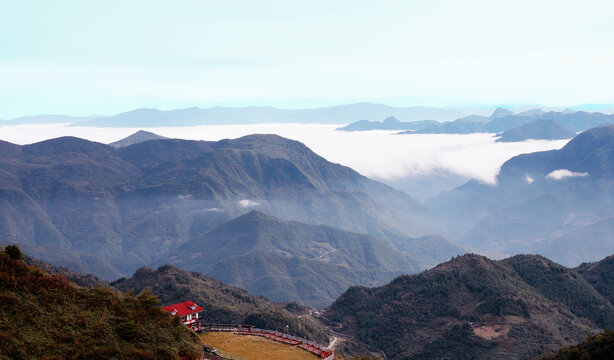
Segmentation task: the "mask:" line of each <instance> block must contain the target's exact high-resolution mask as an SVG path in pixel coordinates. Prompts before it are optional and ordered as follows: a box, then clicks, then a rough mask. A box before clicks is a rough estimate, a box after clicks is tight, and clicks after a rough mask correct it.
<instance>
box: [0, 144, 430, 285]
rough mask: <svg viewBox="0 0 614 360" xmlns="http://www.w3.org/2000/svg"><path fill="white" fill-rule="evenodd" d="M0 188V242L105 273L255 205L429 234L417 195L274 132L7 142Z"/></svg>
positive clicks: (397, 232)
mask: <svg viewBox="0 0 614 360" xmlns="http://www.w3.org/2000/svg"><path fill="white" fill-rule="evenodd" d="M0 195H1V196H0V239H2V240H0V241H2V242H5V243H18V244H20V245H21V246H22V247H23V248H24V249H26V250H27V251H28V252H29V253H30V254H32V255H33V256H36V257H39V258H42V259H43V260H44V261H47V262H50V263H52V264H54V265H61V266H66V267H69V268H71V269H74V270H78V271H81V272H87V273H92V274H94V275H96V276H99V277H101V278H103V279H106V280H111V279H116V278H119V277H121V276H125V275H127V274H130V273H132V272H133V271H135V270H136V269H137V268H139V267H141V266H143V265H146V264H150V263H151V262H152V261H153V260H154V258H157V257H159V256H160V255H164V254H168V253H170V252H172V250H174V249H175V248H176V247H178V246H179V245H181V244H183V243H185V242H187V241H189V240H190V239H192V238H193V237H195V236H199V235H202V234H204V233H205V232H207V231H209V230H212V229H214V228H216V227H217V226H219V225H221V224H223V223H224V222H227V221H229V220H231V219H234V218H236V217H237V216H240V215H242V214H244V213H247V212H248V211H250V210H253V209H258V210H261V211H264V212H266V213H267V214H271V215H273V216H277V217H280V218H283V219H286V220H295V221H301V222H304V223H309V224H326V225H329V226H332V227H335V228H339V229H342V230H349V231H353V232H357V233H368V234H371V235H373V236H376V237H377V238H379V239H380V240H382V241H387V242H393V241H394V240H395V239H402V238H405V237H407V236H422V235H428V234H431V233H432V232H433V227H432V226H431V225H430V224H429V222H428V220H427V215H426V212H425V209H424V208H423V207H422V206H421V205H420V204H419V203H418V202H417V201H416V200H414V199H413V198H411V197H409V196H407V195H405V194H404V193H402V192H398V191H395V190H394V189H392V188H390V187H388V186H386V185H383V184H381V183H378V182H376V181H372V180H370V179H368V178H366V177H364V176H362V175H360V174H358V173H357V172H355V171H353V170H352V169H350V168H347V167H344V166H341V165H338V164H333V163H330V162H328V161H327V160H325V159H324V158H322V157H320V156H318V155H317V154H315V153H313V152H312V151H311V150H310V149H309V148H307V147H306V146H304V145H303V144H301V143H299V142H296V141H292V140H289V139H284V138H281V137H279V136H275V135H250V136H245V137H242V138H239V139H234V140H222V141H218V142H208V141H187V140H177V139H159V140H151V141H145V142H140V143H137V144H134V145H130V146H126V147H121V148H118V149H116V148H113V147H110V146H107V145H103V144H100V143H95V142H90V141H87V140H83V139H78V138H72V137H64V138H57V139H52V140H48V141H43V142H40V143H35V144H31V145H25V146H18V145H14V144H10V143H6V142H0Z"/></svg>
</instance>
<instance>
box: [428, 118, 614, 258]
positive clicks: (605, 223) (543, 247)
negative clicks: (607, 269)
mask: <svg viewBox="0 0 614 360" xmlns="http://www.w3.org/2000/svg"><path fill="white" fill-rule="evenodd" d="M613 164H614V126H604V127H597V128H593V129H591V130H588V131H586V132H584V133H582V134H580V135H578V136H577V137H575V138H574V139H573V140H571V141H570V142H569V143H568V144H567V145H566V146H565V147H563V148H562V149H561V150H552V151H546V152H537V153H532V154H525V155H520V156H517V157H514V158H512V159H510V160H509V161H507V162H506V163H505V164H504V165H503V167H502V168H501V171H500V174H499V176H498V178H497V185H496V186H488V185H483V184H479V183H477V182H475V181H470V182H468V183H466V184H465V185H463V186H460V187H458V188H456V189H455V190H453V191H449V192H444V193H442V194H441V195H439V196H436V197H433V198H432V199H430V200H429V201H427V202H426V206H427V207H428V208H429V210H430V211H431V212H432V213H436V214H438V219H439V220H438V221H439V224H440V226H442V228H445V229H446V231H447V232H446V233H447V234H448V235H449V236H452V238H454V239H457V240H459V241H460V242H461V243H463V244H465V245H467V246H471V247H473V248H475V249H479V250H481V251H485V252H487V253H491V254H497V255H499V256H501V255H503V254H514V253H527V252H538V253H540V254H543V255H545V256H551V257H552V259H553V260H555V261H558V262H561V263H563V264H566V265H571V266H575V265H579V264H580V263H581V262H584V261H595V260H597V259H599V258H601V257H603V256H604V255H605V254H608V253H610V252H612V250H614V247H613V244H614V242H612V241H611V237H610V236H609V235H610V234H611V233H612V229H610V228H611V224H612V222H611V221H610V219H611V218H612V217H614V203H613V202H612V199H613V197H612V196H611V195H610V194H612V191H613V189H614V176H613V175H614V174H613V172H612V169H614V166H613Z"/></svg>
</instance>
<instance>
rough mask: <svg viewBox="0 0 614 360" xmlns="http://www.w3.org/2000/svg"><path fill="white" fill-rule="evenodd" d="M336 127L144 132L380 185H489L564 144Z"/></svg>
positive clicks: (113, 136) (43, 132)
mask: <svg viewBox="0 0 614 360" xmlns="http://www.w3.org/2000/svg"><path fill="white" fill-rule="evenodd" d="M340 126H341V125H322V124H256V125H215V126H193V127H160V128H147V129H146V130H148V131H151V132H154V133H157V134H159V135H163V136H166V137H171V138H181V139H193V140H220V139H226V138H236V137H240V136H244V135H248V134H267V133H269V134H278V135H280V136H284V137H287V138H290V139H295V140H297V141H300V142H302V143H304V144H305V145H307V146H308V147H309V148H311V149H312V150H313V151H315V152H316V153H318V154H319V155H321V156H323V157H324V158H326V159H327V160H329V161H332V162H335V163H339V164H342V165H346V166H349V167H351V168H353V169H354V170H356V171H358V172H359V173H361V174H363V175H365V176H368V177H372V178H375V179H380V180H394V179H402V178H406V177H420V176H430V175H436V174H438V173H441V172H442V171H443V172H449V173H452V174H458V175H462V176H464V177H468V178H473V179H477V180H479V181H481V182H484V183H489V184H494V183H495V181H496V176H497V174H498V172H499V168H500V167H501V165H502V164H503V163H504V162H505V161H506V160H508V159H509V158H511V157H513V156H516V155H518V154H522V153H530V152H535V151H544V150H551V149H559V148H561V147H563V146H564V145H565V144H566V143H567V140H556V141H547V140H529V141H525V142H512V143H496V142H495V141H494V140H495V139H494V138H493V136H492V135H490V134H468V135H455V134H411V135H395V132H391V131H367V132H344V131H335V128H337V127H340ZM137 130H139V129H138V128H91V127H68V126H64V125H15V126H0V139H2V140H5V141H9V142H13V143H17V144H29V143H33V142H37V141H41V140H45V139H50V138H54V137H59V136H67V135H70V136H77V137H81V138H85V139H89V140H93V141H99V142H102V143H109V142H113V141H116V140H119V139H121V138H124V137H126V136H128V135H130V134H132V133H134V132H136V131H137Z"/></svg>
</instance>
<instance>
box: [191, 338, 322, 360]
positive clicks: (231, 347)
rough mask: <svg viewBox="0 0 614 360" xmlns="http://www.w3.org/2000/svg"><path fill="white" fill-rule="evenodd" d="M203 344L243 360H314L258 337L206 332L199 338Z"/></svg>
mask: <svg viewBox="0 0 614 360" xmlns="http://www.w3.org/2000/svg"><path fill="white" fill-rule="evenodd" d="M200 339H201V341H202V342H203V343H204V344H207V345H211V346H213V347H214V348H216V349H218V350H223V351H226V352H229V353H231V354H233V355H236V356H240V357H242V358H244V359H245V360H270V359H284V360H315V359H320V358H318V357H317V356H315V355H314V354H312V353H310V352H308V351H305V350H303V349H300V348H298V347H296V346H292V345H286V344H282V343H280V342H277V341H273V340H269V339H265V338H263V337H260V336H252V335H235V334H233V333H231V332H208V333H204V334H202V335H201V336H200Z"/></svg>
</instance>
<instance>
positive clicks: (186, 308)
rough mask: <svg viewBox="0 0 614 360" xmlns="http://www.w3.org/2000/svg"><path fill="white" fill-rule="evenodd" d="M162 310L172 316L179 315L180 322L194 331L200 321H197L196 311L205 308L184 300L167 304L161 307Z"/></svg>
mask: <svg viewBox="0 0 614 360" xmlns="http://www.w3.org/2000/svg"><path fill="white" fill-rule="evenodd" d="M162 310H164V311H167V312H169V313H170V314H171V315H173V316H181V322H183V323H184V324H185V326H187V327H189V328H190V329H192V330H194V331H198V330H200V322H199V321H198V319H199V317H200V316H199V315H198V313H199V312H201V311H204V310H205V309H203V308H201V307H200V306H198V305H196V304H195V303H194V302H193V301H189V300H188V301H184V302H182V303H179V304H174V305H169V306H165V307H163V308H162Z"/></svg>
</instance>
